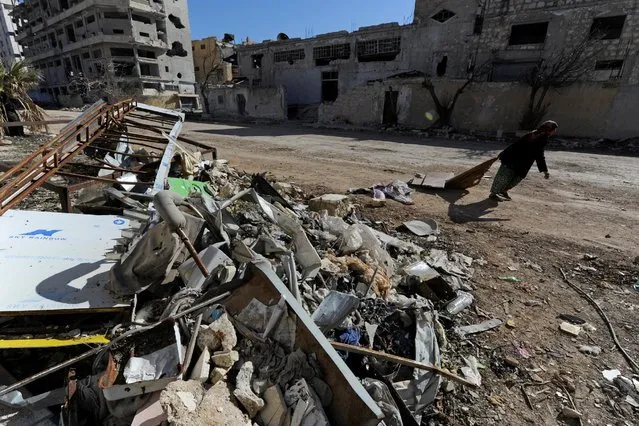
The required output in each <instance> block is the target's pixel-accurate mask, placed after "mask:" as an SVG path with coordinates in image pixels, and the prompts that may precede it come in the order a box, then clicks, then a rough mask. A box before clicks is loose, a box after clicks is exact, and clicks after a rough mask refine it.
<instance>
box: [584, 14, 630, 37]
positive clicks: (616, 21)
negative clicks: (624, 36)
mask: <svg viewBox="0 0 639 426" xmlns="http://www.w3.org/2000/svg"><path fill="white" fill-rule="evenodd" d="M625 22H626V15H620V16H608V17H605V18H595V19H594V20H593V21H592V26H591V27H590V38H591V39H599V40H615V39H618V38H619V37H621V32H622V31H623V26H624V24H625Z"/></svg>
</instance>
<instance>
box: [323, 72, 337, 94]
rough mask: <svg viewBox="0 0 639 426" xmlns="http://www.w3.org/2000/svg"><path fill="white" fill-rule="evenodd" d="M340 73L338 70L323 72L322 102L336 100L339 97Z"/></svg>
mask: <svg viewBox="0 0 639 426" xmlns="http://www.w3.org/2000/svg"><path fill="white" fill-rule="evenodd" d="M338 86H339V74H338V73H337V71H327V72H323V73H322V102H334V101H335V99H337V95H338V93H339V92H338Z"/></svg>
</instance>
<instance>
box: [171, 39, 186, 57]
mask: <svg viewBox="0 0 639 426" xmlns="http://www.w3.org/2000/svg"><path fill="white" fill-rule="evenodd" d="M166 56H180V57H185V56H188V52H187V51H186V50H184V46H182V43H180V42H179V41H174V42H173V43H171V49H169V50H168V51H167V52H166Z"/></svg>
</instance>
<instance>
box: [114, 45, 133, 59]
mask: <svg viewBox="0 0 639 426" xmlns="http://www.w3.org/2000/svg"><path fill="white" fill-rule="evenodd" d="M111 56H127V57H132V56H133V49H127V48H123V47H112V48H111Z"/></svg>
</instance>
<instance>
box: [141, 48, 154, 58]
mask: <svg viewBox="0 0 639 426" xmlns="http://www.w3.org/2000/svg"><path fill="white" fill-rule="evenodd" d="M138 56H139V57H141V58H149V59H155V52H154V51H152V50H142V49H138Z"/></svg>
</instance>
